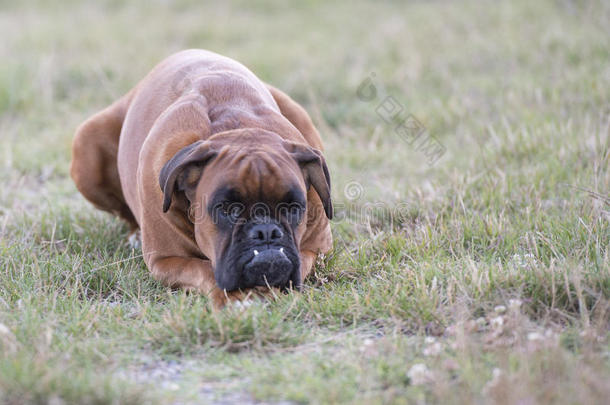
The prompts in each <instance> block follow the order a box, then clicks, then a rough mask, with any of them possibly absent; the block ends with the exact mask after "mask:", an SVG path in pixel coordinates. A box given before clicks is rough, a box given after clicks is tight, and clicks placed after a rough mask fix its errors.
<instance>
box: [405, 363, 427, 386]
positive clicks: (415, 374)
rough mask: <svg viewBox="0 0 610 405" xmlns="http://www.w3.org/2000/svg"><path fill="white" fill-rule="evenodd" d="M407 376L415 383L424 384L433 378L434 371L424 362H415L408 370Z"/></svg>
mask: <svg viewBox="0 0 610 405" xmlns="http://www.w3.org/2000/svg"><path fill="white" fill-rule="evenodd" d="M407 377H409V380H411V384H413V385H423V384H427V383H429V382H431V381H432V380H433V375H432V372H431V371H430V369H428V367H427V366H426V365H425V364H423V363H417V364H414V365H413V366H412V367H411V368H410V369H409V371H408V372H407Z"/></svg>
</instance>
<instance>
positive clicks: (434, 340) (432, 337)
mask: <svg viewBox="0 0 610 405" xmlns="http://www.w3.org/2000/svg"><path fill="white" fill-rule="evenodd" d="M424 341H425V342H426V343H427V344H432V343H434V342H436V338H435V337H434V336H426V339H425V340H424Z"/></svg>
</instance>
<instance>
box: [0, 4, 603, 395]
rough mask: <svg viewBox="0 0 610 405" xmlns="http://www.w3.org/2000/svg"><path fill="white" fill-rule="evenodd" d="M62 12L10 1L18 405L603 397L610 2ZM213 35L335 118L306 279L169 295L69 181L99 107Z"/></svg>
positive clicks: (7, 352)
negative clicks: (224, 300)
mask: <svg viewBox="0 0 610 405" xmlns="http://www.w3.org/2000/svg"><path fill="white" fill-rule="evenodd" d="M59 3H60V2H47V1H42V0H41V1H38V2H33V1H24V2H9V1H0V37H1V38H2V40H1V41H0V58H1V60H2V63H1V64H0V159H1V160H0V168H1V169H0V254H1V255H0V402H1V403H6V404H22V403H32V404H53V405H57V404H72V403H83V404H106V403H117V404H119V403H120V404H131V403H133V404H136V403H161V404H169V403H176V404H190V403H192V404H198V403H225V404H226V403H246V404H247V403H254V402H257V401H263V402H265V403H276V402H281V403H283V404H286V403H314V404H322V403H361V404H376V403H396V404H401V403H465V404H469V403H501V404H503V403H508V404H512V403H520V404H534V403H565V404H575V403H583V404H585V403H586V404H594V403H600V404H601V403H607V402H606V401H607V399H608V397H609V396H610V383H609V382H610V343H609V337H610V333H609V330H610V328H609V327H610V247H609V244H610V194H609V193H610V171H609V167H610V151H609V150H610V45H609V42H608V38H609V37H610V24H608V21H610V4H609V3H608V2H606V1H601V0H600V1H590V2H587V1H569V0H561V1H560V0H557V1H536V2H531V1H510V2H508V1H506V2H503V1H461V2H454V1H434V2H424V1H414V2H408V3H407V2H399V1H395V2H393V1H383V2H360V1H354V2H351V1H350V2H348V1H345V2H321V1H301V2H298V3H294V4H293V3H288V2H281V1H277V2H276V1H264V2H250V1H241V2H238V1H234V2H230V3H227V2H209V4H203V3H202V2H200V1H187V0H184V1H174V2H170V1H144V0H142V1H134V2H129V4H128V5H123V4H122V2H120V1H108V2H94V1H85V2H77V1H64V2H61V4H59ZM102 3H103V4H102ZM193 47H196V48H207V49H211V50H214V51H216V52H219V53H222V54H225V55H227V56H230V57H233V58H235V59H237V60H239V61H241V62H242V63H244V64H245V65H247V66H248V67H250V68H251V69H252V70H253V71H254V72H255V73H256V74H257V75H258V76H259V77H261V78H262V79H263V80H265V81H268V82H270V83H272V84H274V85H276V86H277V87H279V88H281V89H283V90H284V91H286V92H287V93H289V94H290V95H292V96H293V97H294V98H295V99H297V100H298V101H299V102H301V103H302V104H303V105H304V106H305V107H306V109H307V110H308V111H309V112H310V113H311V115H312V117H313V118H314V120H315V122H316V124H317V126H318V127H319V129H320V132H321V133H322V136H323V139H324V141H325V144H326V157H327V161H328V162H329V166H330V170H331V174H332V178H333V182H334V183H333V194H334V195H333V197H334V202H335V205H336V207H337V212H336V215H337V219H336V220H335V221H334V222H333V234H334V236H335V240H336V243H335V245H336V247H335V250H334V252H333V253H332V254H331V255H328V256H327V257H326V258H324V259H323V260H321V261H320V263H319V265H318V267H317V274H316V277H315V278H313V279H311V280H310V281H309V282H308V283H307V285H306V287H305V291H304V292H303V293H302V294H292V295H286V296H282V297H280V298H279V299H278V300H277V301H275V302H272V303H259V304H256V305H253V306H251V307H249V308H247V309H245V310H238V309H228V310H225V311H222V312H214V311H212V310H211V308H210V306H209V304H208V302H207V300H206V298H205V297H199V296H193V295H186V294H184V293H181V292H175V291H169V290H167V289H165V288H163V287H162V286H160V285H159V284H158V283H157V282H155V281H154V280H152V279H151V277H150V276H149V275H148V272H147V269H146V267H145V266H144V264H143V262H142V259H141V257H140V252H138V251H133V250H131V249H130V248H129V247H128V245H127V244H126V234H127V229H126V227H125V226H123V224H121V223H120V222H119V221H118V220H116V219H114V218H112V217H110V216H108V215H106V214H103V213H101V212H99V211H97V210H95V209H94V208H93V207H92V206H91V205H90V204H88V203H87V202H86V201H85V200H84V199H83V198H82V196H80V194H79V193H78V192H77V191H76V188H75V186H74V184H73V183H72V181H71V180H70V178H69V176H68V166H69V161H70V142H71V138H72V135H73V132H74V130H75V128H76V127H77V126H78V124H79V123H80V122H82V121H83V120H84V119H85V118H87V117H88V116H89V115H90V114H92V113H94V112H96V111H97V110H99V109H101V108H103V107H105V106H106V105H108V104H109V103H110V102H111V101H113V100H114V99H116V98H117V97H119V96H120V95H122V94H123V93H125V92H126V91H127V90H128V89H130V88H131V86H132V85H134V84H135V83H136V81H137V80H139V79H140V78H141V77H143V76H144V75H145V74H146V73H147V72H148V71H149V70H150V68H151V67H152V66H154V65H155V64H156V63H157V62H158V61H160V60H161V59H163V58H164V57H165V56H167V55H169V54H171V53H173V52H175V51H178V50H181V49H185V48H193ZM373 88H374V89H375V92H373V91H372V89H373ZM359 89H360V91H359ZM364 90H366V91H367V93H366V95H363V94H364V93H362V91H364ZM388 97H391V98H390V99H388ZM388 103H390V104H391V106H393V108H395V110H394V111H396V110H398V109H402V110H401V117H407V116H409V117H411V118H410V120H411V121H412V122H415V121H414V120H417V122H419V123H420V124H421V125H422V126H423V127H425V128H426V132H425V133H424V134H423V135H421V137H420V138H418V139H424V138H425V139H427V140H431V141H434V142H435V145H436V146H439V147H440V146H442V147H443V148H444V150H445V153H444V154H443V155H442V156H440V158H439V159H438V160H436V161H434V162H431V160H434V159H433V158H432V159H431V157H430V155H429V153H428V152H429V150H428V149H425V148H424V147H422V146H421V145H418V142H419V141H417V142H410V140H412V139H410V138H405V136H404V133H402V134H401V133H400V131H397V130H396V122H397V121H396V120H394V121H393V122H388V121H387V113H388V111H389V110H390V109H391V108H390V104H388ZM411 135H412V134H411ZM434 157H439V154H437V155H435V156H434ZM282 401H288V402H282Z"/></svg>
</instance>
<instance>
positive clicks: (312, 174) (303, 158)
mask: <svg viewBox="0 0 610 405" xmlns="http://www.w3.org/2000/svg"><path fill="white" fill-rule="evenodd" d="M284 147H285V148H286V150H288V152H290V154H291V155H292V157H293V158H294V160H296V161H297V163H298V164H299V166H300V167H301V170H302V171H303V177H304V178H305V184H306V185H307V188H309V186H310V185H311V186H313V188H314V190H316V192H317V193H318V196H320V200H322V205H323V206H324V212H325V213H326V216H327V217H328V219H332V218H333V204H332V201H331V198H330V173H329V172H328V166H326V160H324V156H322V152H320V151H319V150H317V149H315V148H312V147H311V146H307V145H305V144H300V143H295V142H288V141H285V142H284Z"/></svg>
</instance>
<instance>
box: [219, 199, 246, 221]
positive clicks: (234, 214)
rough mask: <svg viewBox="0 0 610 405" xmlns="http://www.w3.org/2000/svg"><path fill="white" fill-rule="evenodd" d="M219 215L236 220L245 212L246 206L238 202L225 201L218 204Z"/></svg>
mask: <svg viewBox="0 0 610 405" xmlns="http://www.w3.org/2000/svg"><path fill="white" fill-rule="evenodd" d="M215 211H216V212H217V217H219V218H221V219H224V220H229V221H230V222H235V221H237V219H239V217H240V216H241V214H242V213H243V212H244V206H243V204H241V203H238V202H232V201H223V202H222V203H219V204H217V205H216V210H215Z"/></svg>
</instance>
